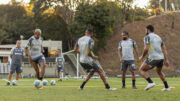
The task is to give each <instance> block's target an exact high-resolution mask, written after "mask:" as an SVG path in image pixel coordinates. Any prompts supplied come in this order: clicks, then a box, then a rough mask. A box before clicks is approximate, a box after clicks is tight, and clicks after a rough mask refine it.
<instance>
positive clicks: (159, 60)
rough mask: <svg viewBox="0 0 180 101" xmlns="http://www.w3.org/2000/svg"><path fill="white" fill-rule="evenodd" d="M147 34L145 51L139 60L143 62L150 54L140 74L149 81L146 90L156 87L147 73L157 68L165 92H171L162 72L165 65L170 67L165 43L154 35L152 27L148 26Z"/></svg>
mask: <svg viewBox="0 0 180 101" xmlns="http://www.w3.org/2000/svg"><path fill="white" fill-rule="evenodd" d="M146 29H147V34H146V36H145V38H144V44H145V46H144V50H143V54H142V56H141V57H139V60H141V61H142V60H143V59H144V57H145V56H146V54H147V53H148V54H149V56H148V58H147V59H146V60H145V61H144V62H143V64H142V65H141V67H140V69H139V72H140V74H141V75H142V76H143V77H144V78H145V79H146V80H147V82H148V85H147V87H146V88H145V90H149V89H150V88H152V87H154V86H155V85H156V84H155V83H154V82H153V81H152V80H151V78H150V76H149V74H148V73H147V71H149V70H150V69H153V68H155V69H156V72H157V74H158V75H159V77H160V78H161V80H162V81H163V83H164V87H165V88H164V89H162V90H163V91H170V88H169V86H168V83H167V81H166V79H165V75H164V73H163V72H162V67H163V64H165V66H166V67H168V66H169V62H168V57H167V51H166V47H165V44H164V42H163V41H162V39H161V38H160V37H159V36H158V35H157V34H155V33H154V27H153V26H152V25H148V26H147V27H146Z"/></svg>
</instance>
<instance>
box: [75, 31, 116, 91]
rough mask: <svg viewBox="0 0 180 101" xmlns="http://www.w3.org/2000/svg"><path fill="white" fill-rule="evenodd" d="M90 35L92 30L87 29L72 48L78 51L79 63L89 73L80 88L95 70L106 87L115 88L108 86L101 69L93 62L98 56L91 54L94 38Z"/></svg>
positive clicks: (81, 87)
mask: <svg viewBox="0 0 180 101" xmlns="http://www.w3.org/2000/svg"><path fill="white" fill-rule="evenodd" d="M92 36H93V30H92V29H87V30H86V32H85V36H83V37H81V38H79V39H78V41H77V42H76V45H75V48H74V51H75V52H77V53H80V64H81V65H82V67H83V68H84V69H85V70H87V72H88V73H89V74H88V76H87V78H86V79H85V81H84V82H83V83H82V85H81V86H80V89H81V90H82V89H83V88H84V86H85V84H86V83H87V82H88V80H89V79H90V78H91V77H92V76H93V75H94V73H95V72H97V73H98V74H99V75H100V77H101V79H102V80H103V82H104V85H105V88H106V89H108V90H116V89H115V88H111V87H110V86H109V84H108V83H107V81H106V78H105V75H104V71H103V69H102V68H101V67H100V66H98V65H97V63H96V62H95V61H96V60H97V59H98V57H97V56H94V55H93V54H92V49H93V46H94V40H93V39H92V38H91V37H92Z"/></svg>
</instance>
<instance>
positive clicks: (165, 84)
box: [156, 67, 170, 91]
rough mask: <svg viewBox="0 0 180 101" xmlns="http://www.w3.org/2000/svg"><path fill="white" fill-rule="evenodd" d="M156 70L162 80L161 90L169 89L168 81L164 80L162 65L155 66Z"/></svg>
mask: <svg viewBox="0 0 180 101" xmlns="http://www.w3.org/2000/svg"><path fill="white" fill-rule="evenodd" d="M156 72H157V74H158V75H159V77H160V79H161V80H162V82H163V83H164V89H163V90H165V91H170V88H169V86H168V83H167V81H166V77H165V74H164V73H163V72H162V67H157V68H156Z"/></svg>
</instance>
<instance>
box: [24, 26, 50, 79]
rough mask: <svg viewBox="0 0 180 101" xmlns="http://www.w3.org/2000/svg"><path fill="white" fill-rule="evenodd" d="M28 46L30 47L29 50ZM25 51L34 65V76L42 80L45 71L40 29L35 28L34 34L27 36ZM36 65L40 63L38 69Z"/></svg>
mask: <svg viewBox="0 0 180 101" xmlns="http://www.w3.org/2000/svg"><path fill="white" fill-rule="evenodd" d="M28 48H30V52H29V49H28ZM25 52H26V55H27V56H28V57H29V61H30V63H31V64H32V66H33V67H34V70H35V71H36V77H37V78H38V79H39V80H41V81H42V79H43V76H44V73H45V67H46V64H45V62H46V60H45V57H44V55H43V54H42V53H43V52H44V49H43V47H42V38H41V30H40V29H35V31H34V35H33V36H32V37H31V38H29V40H28V43H27V45H26V47H25ZM38 65H40V69H39V68H38Z"/></svg>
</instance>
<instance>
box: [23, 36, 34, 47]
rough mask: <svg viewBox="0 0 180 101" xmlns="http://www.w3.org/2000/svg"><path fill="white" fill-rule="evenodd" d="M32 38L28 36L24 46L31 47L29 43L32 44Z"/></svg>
mask: <svg viewBox="0 0 180 101" xmlns="http://www.w3.org/2000/svg"><path fill="white" fill-rule="evenodd" d="M32 40H33V39H32V38H30V39H29V40H28V42H27V44H26V46H25V48H28V47H31V45H32Z"/></svg>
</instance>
